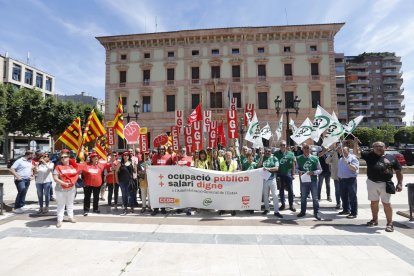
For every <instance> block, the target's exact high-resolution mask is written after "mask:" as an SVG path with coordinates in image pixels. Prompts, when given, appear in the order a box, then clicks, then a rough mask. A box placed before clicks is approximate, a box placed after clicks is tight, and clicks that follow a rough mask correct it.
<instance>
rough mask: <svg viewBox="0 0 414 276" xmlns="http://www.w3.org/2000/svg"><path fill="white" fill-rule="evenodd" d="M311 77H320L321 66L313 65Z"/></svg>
mask: <svg viewBox="0 0 414 276" xmlns="http://www.w3.org/2000/svg"><path fill="white" fill-rule="evenodd" d="M311 75H312V76H319V64H318V63H311Z"/></svg>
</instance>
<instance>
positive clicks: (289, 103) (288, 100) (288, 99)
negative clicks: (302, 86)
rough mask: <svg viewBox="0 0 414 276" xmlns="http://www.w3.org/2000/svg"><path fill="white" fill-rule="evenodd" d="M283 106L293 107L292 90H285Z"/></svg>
mask: <svg viewBox="0 0 414 276" xmlns="http://www.w3.org/2000/svg"><path fill="white" fill-rule="evenodd" d="M285 108H293V92H290V91H289V92H285Z"/></svg>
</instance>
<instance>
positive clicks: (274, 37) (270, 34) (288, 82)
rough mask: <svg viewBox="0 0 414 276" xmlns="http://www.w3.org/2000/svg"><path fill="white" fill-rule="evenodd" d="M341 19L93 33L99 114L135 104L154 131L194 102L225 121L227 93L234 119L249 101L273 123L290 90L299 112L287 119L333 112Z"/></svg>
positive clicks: (107, 114)
mask: <svg viewBox="0 0 414 276" xmlns="http://www.w3.org/2000/svg"><path fill="white" fill-rule="evenodd" d="M343 25H344V24H343V23H337V24H316V25H297V26H271V27H240V28H222V29H206V30H187V31H176V32H164V33H150V34H134V35H119V36H107V37H97V39H98V40H99V42H100V43H101V44H102V45H103V46H104V48H105V51H106V60H105V63H106V82H105V105H106V106H105V110H106V112H105V120H106V121H110V120H113V118H114V115H115V110H116V105H117V99H118V97H122V99H123V104H124V112H132V111H133V105H134V104H135V103H136V102H138V103H139V104H140V105H141V110H140V114H139V119H138V121H139V124H140V125H141V126H144V127H147V128H148V130H149V132H150V137H155V136H156V135H158V134H160V133H165V132H166V131H169V130H170V127H171V126H173V125H174V118H175V112H174V111H175V110H184V113H185V116H188V115H189V114H190V113H191V112H192V110H193V109H194V108H195V107H196V106H197V104H198V103H199V102H200V101H202V107H203V109H204V110H211V111H212V113H213V120H226V110H227V109H228V107H229V97H228V94H230V93H229V91H231V94H232V95H233V97H234V98H237V108H238V117H239V118H240V119H241V118H242V117H243V114H244V112H243V110H244V106H245V104H254V109H255V111H256V113H257V116H258V119H259V121H260V122H263V124H265V123H266V122H269V124H270V125H271V127H272V129H275V127H276V124H277V121H278V119H279V118H278V116H277V114H276V111H275V105H274V100H275V99H276V97H277V96H279V97H280V98H281V99H282V101H283V102H282V110H281V113H280V114H282V113H284V112H285V110H286V108H290V110H291V111H292V109H291V108H292V107H293V100H294V98H295V97H296V96H298V97H299V98H300V99H301V102H300V105H299V107H300V109H299V114H298V116H297V117H295V115H293V118H292V117H291V118H292V119H293V120H294V121H295V122H296V124H297V125H300V124H301V123H302V122H303V120H304V119H305V118H306V117H311V118H313V116H314V113H315V109H316V107H317V105H318V104H319V105H321V106H323V107H324V108H325V109H326V110H328V111H329V112H332V111H333V110H335V111H337V94H336V74H335V53H334V37H335V35H336V33H337V32H338V31H339V30H340V29H341V27H342V26H343ZM286 125H287V124H286V118H285V119H284V129H286ZM283 133H284V136H285V133H286V132H285V131H283ZM150 140H151V139H150ZM150 143H152V141H150ZM119 145H121V143H120V144H119Z"/></svg>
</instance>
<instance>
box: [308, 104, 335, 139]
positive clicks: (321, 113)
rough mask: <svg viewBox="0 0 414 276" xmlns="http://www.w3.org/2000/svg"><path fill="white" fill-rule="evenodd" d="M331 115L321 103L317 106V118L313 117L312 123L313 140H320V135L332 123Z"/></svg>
mask: <svg viewBox="0 0 414 276" xmlns="http://www.w3.org/2000/svg"><path fill="white" fill-rule="evenodd" d="M331 120H332V118H331V115H330V114H329V113H328V112H327V111H326V110H325V109H323V108H322V107H321V106H320V105H318V108H316V112H315V119H313V124H312V134H311V137H312V139H313V141H315V142H318V141H319V136H321V134H322V133H323V132H324V131H325V130H326V129H327V128H328V126H329V124H330V123H331Z"/></svg>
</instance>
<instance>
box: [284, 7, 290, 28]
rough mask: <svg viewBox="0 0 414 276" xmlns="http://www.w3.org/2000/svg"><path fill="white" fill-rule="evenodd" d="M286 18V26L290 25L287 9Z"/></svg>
mask: <svg viewBox="0 0 414 276" xmlns="http://www.w3.org/2000/svg"><path fill="white" fill-rule="evenodd" d="M285 17H286V25H289V21H288V16H287V10H286V8H285Z"/></svg>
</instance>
